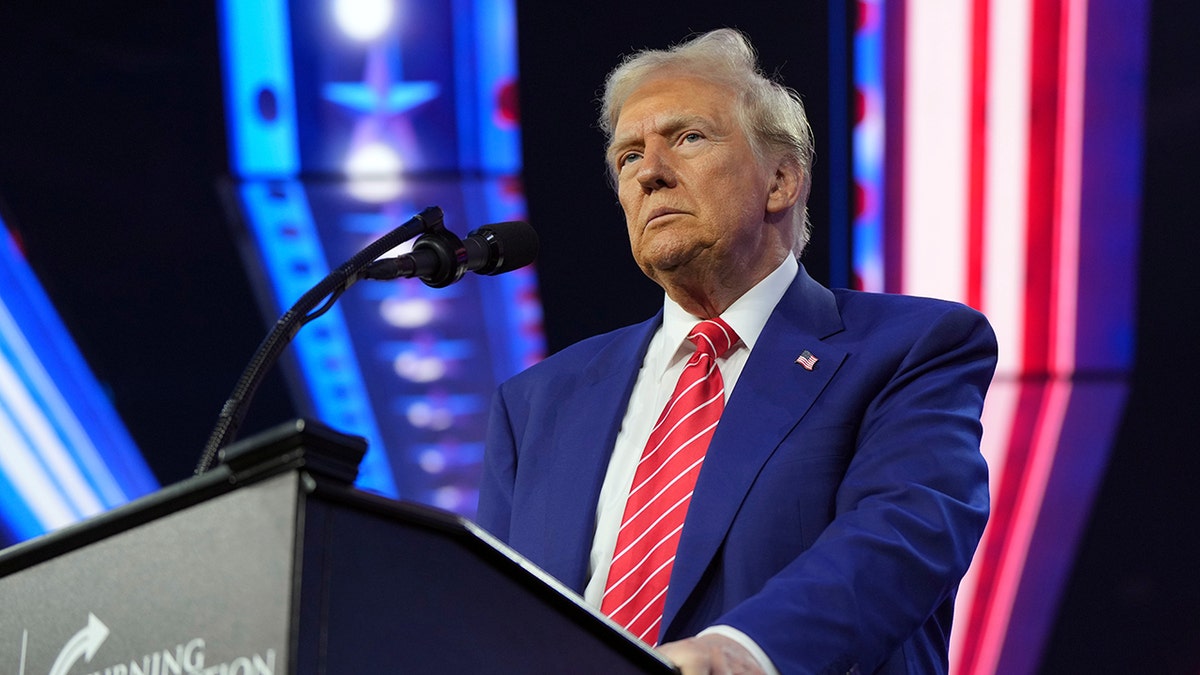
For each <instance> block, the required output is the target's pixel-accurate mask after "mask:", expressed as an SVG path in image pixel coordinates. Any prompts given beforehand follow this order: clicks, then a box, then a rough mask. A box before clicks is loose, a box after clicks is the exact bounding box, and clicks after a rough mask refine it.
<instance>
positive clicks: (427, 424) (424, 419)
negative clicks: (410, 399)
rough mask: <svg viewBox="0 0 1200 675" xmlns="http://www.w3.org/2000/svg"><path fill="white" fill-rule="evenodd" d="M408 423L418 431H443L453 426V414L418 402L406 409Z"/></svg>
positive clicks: (447, 410)
mask: <svg viewBox="0 0 1200 675" xmlns="http://www.w3.org/2000/svg"><path fill="white" fill-rule="evenodd" d="M407 416H408V423H409V424H411V425H413V426H414V427H417V428H418V429H432V430H433V431H445V430H447V429H449V428H450V427H451V426H452V425H453V424H454V414H453V413H452V412H450V410H449V409H448V408H442V407H434V406H433V405H431V404H429V403H427V402H425V401H420V402H417V403H414V404H412V405H411V406H409V407H408V414H407Z"/></svg>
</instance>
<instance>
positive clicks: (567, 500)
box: [544, 311, 662, 593]
mask: <svg viewBox="0 0 1200 675" xmlns="http://www.w3.org/2000/svg"><path fill="white" fill-rule="evenodd" d="M661 323H662V312H661V311H660V312H659V313H658V314H657V315H656V316H655V317H654V318H652V319H650V320H649V321H646V322H644V323H642V324H638V325H636V326H633V327H631V328H630V329H629V330H625V331H621V332H619V333H617V334H616V335H615V336H614V338H613V340H612V341H611V342H610V343H609V344H608V345H606V346H605V347H603V348H602V349H601V350H600V351H599V352H597V354H596V356H595V358H593V359H592V361H591V362H590V363H589V364H588V366H587V367H586V368H585V369H584V370H583V371H582V373H581V377H580V379H579V381H578V382H577V383H576V384H575V386H567V387H564V388H563V390H562V392H561V398H560V400H559V401H558V402H557V406H556V407H558V408H559V414H558V415H557V419H558V420H561V424H559V425H558V426H557V427H556V428H555V430H554V433H553V440H552V447H553V448H554V450H553V451H554V453H555V457H554V461H553V462H552V464H551V465H550V469H549V473H548V474H547V475H546V476H545V483H544V485H545V486H547V490H548V494H547V497H546V501H545V508H546V513H545V518H546V522H547V524H548V525H549V526H548V527H546V528H545V530H546V532H545V537H546V538H545V540H544V546H545V548H544V550H545V553H546V562H545V564H544V567H545V568H546V571H547V572H550V573H551V574H552V575H554V576H555V577H557V578H558V579H559V580H560V581H562V582H563V583H565V584H567V585H568V586H569V587H571V588H573V589H575V590H576V591H578V592H580V593H582V592H583V587H584V585H585V583H586V580H587V568H588V555H589V553H590V551H591V548H592V537H593V535H594V532H595V525H596V503H597V502H598V500H599V498H600V486H601V485H602V483H603V481H604V476H605V473H606V472H607V470H608V462H609V458H610V457H611V455H612V449H613V445H614V444H615V443H616V438H617V432H618V431H619V430H620V427H621V420H622V419H623V418H624V415H625V408H626V406H627V405H628V401H629V396H630V393H631V391H632V389H633V384H634V382H635V381H636V380H637V374H638V370H639V369H640V368H641V365H642V359H643V357H644V355H645V352H646V348H647V345H648V344H649V341H650V338H651V337H652V336H653V335H654V331H655V330H657V329H658V326H659V324H661Z"/></svg>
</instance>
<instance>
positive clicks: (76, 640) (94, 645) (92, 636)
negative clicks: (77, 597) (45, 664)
mask: <svg viewBox="0 0 1200 675" xmlns="http://www.w3.org/2000/svg"><path fill="white" fill-rule="evenodd" d="M107 638H108V626H105V625H104V622H103V621H101V620H100V619H97V618H96V615H95V614H92V613H91V612H88V622H87V625H86V626H84V627H83V629H82V630H80V631H79V632H78V633H76V634H75V635H73V636H71V639H70V640H67V644H66V646H64V647H63V648H62V651H61V652H59V653H58V658H57V659H55V660H54V665H53V666H52V667H51V668H50V675H67V673H68V672H70V670H71V666H73V665H75V662H76V661H78V660H79V657H81V656H82V657H83V660H84V661H88V662H90V661H91V660H92V657H93V656H95V655H96V650H97V649H99V648H100V645H102V644H104V641H105V640H106V639H107Z"/></svg>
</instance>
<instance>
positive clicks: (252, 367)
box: [196, 206, 538, 475]
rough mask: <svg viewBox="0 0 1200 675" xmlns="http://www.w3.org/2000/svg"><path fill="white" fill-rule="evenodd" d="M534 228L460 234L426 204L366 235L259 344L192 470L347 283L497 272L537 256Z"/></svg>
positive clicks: (437, 281)
mask: <svg viewBox="0 0 1200 675" xmlns="http://www.w3.org/2000/svg"><path fill="white" fill-rule="evenodd" d="M418 236H419V237H420V238H419V239H418V240H417V242H416V243H415V244H414V245H413V251H412V253H409V254H406V255H402V256H397V257H395V258H386V259H383V260H380V259H379V256H381V255H383V254H384V253H386V252H387V251H390V250H392V249H394V248H396V247H397V246H399V245H400V244H402V243H404V242H406V241H408V240H410V239H412V238H414V237H418ZM537 248H538V246H537V234H536V233H535V232H534V231H533V228H531V227H530V226H529V224H528V223H523V222H509V223H497V224H495V225H485V226H483V227H481V228H479V229H477V230H475V231H474V232H472V233H471V234H470V235H468V236H467V240H466V241H465V242H464V241H462V240H461V239H459V238H458V237H457V236H455V235H454V233H452V232H450V231H448V230H447V229H446V228H445V227H444V226H443V224H442V210H441V209H440V208H438V207H436V206H431V207H429V208H426V209H425V210H423V211H421V213H419V214H417V215H416V216H413V217H412V218H411V219H409V220H408V222H406V223H404V224H403V225H401V226H400V227H397V228H396V229H394V230H392V231H391V232H388V233H387V234H385V235H383V236H382V237H380V238H379V239H377V240H375V241H373V242H371V243H370V244H368V245H367V247H366V248H364V249H363V250H361V251H359V252H358V253H357V254H355V255H354V257H352V258H351V259H350V260H348V261H346V262H345V263H344V264H342V266H341V267H338V268H337V269H335V270H334V271H333V272H331V273H330V274H329V275H328V276H326V277H325V278H324V279H322V280H321V281H320V282H319V283H318V284H317V285H316V286H314V287H313V288H312V289H310V290H309V291H308V292H307V293H305V294H304V295H303V296H301V298H300V299H299V300H298V301H296V304H295V305H293V306H292V308H291V309H289V310H288V311H287V312H285V313H284V314H283V316H281V317H279V320H278V321H276V322H275V326H274V328H273V329H272V330H271V332H270V334H268V335H267V337H266V338H264V339H263V341H262V342H261V343H260V344H259V346H258V350H257V351H255V353H254V356H253V358H251V359H250V363H249V364H247V366H246V369H245V370H244V371H242V375H241V377H240V378H239V380H238V383H237V386H236V387H234V390H233V393H232V394H231V395H230V396H229V399H228V400H227V401H225V405H224V406H223V407H222V408H221V414H220V415H219V417H218V418H217V424H216V425H215V427H214V428H213V430H212V433H211V434H210V436H209V438H208V443H207V444H205V446H204V451H203V453H202V454H201V456H200V461H199V462H198V463H197V465H196V474H197V475H199V474H202V473H204V472H205V471H208V470H209V469H210V468H212V466H213V464H214V462H215V461H216V459H217V455H218V453H219V452H220V451H221V449H222V448H224V447H225V446H226V445H228V444H229V443H232V442H233V440H234V439H235V438H236V437H237V430H238V427H239V426H241V423H242V420H243V419H244V418H245V416H246V411H247V410H248V408H249V404H250V400H251V399H252V398H253V396H254V394H255V392H256V391H257V390H258V387H259V385H260V384H262V381H263V379H264V378H265V377H266V373H267V371H268V369H269V368H270V367H271V366H272V365H273V364H274V363H275V361H277V360H278V358H279V355H280V354H281V353H282V352H283V350H284V348H285V347H287V345H288V344H289V343H290V342H291V339H292V338H293V337H295V335H296V333H297V332H299V330H300V329H301V328H302V327H304V325H305V324H307V323H308V322H310V321H312V320H313V319H316V318H317V317H319V316H321V315H322V314H324V313H325V312H327V311H328V310H329V308H330V307H332V306H333V304H334V303H335V302H336V301H337V299H338V298H339V297H341V295H342V294H343V293H345V292H346V289H348V288H350V286H352V285H353V284H354V283H356V282H358V281H359V280H361V279H396V278H398V277H418V278H420V279H421V281H423V282H425V283H426V284H427V285H429V286H432V287H434V288H441V287H443V286H448V285H450V284H452V283H454V282H456V281H458V280H459V279H461V278H462V276H463V274H464V273H465V272H466V271H467V270H471V271H475V272H478V273H480V274H501V273H503V272H509V271H512V270H515V269H517V268H519V267H524V266H525V265H528V264H529V263H531V262H533V259H534V258H535V257H536V256H537Z"/></svg>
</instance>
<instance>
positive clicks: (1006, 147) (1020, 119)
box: [982, 0, 1033, 374]
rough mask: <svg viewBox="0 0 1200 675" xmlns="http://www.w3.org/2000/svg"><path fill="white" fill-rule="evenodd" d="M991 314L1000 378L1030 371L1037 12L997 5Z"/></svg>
mask: <svg viewBox="0 0 1200 675" xmlns="http://www.w3.org/2000/svg"><path fill="white" fill-rule="evenodd" d="M990 7H991V15H990V17H989V33H988V39H989V48H988V61H989V64H990V65H989V72H988V102H987V119H988V123H987V159H986V168H985V177H984V258H983V265H984V267H983V307H982V310H983V312H984V313H985V314H987V316H988V318H989V319H990V320H991V322H992V327H993V328H995V330H996V338H997V340H998V341H999V343H1000V362H999V364H998V366H997V368H996V371H997V373H1001V374H1016V373H1019V372H1021V370H1022V367H1023V365H1024V361H1023V358H1022V340H1023V337H1022V336H1023V335H1024V330H1025V321H1024V319H1025V314H1024V294H1025V242H1026V237H1025V232H1026V222H1027V216H1028V202H1027V198H1028V185H1029V182H1028V181H1029V173H1028V168H1029V115H1030V110H1029V87H1030V81H1029V68H1030V63H1029V57H1030V48H1031V47H1030V44H1031V40H1032V31H1033V26H1032V17H1031V11H1032V10H1031V5H1030V3H1029V2H1028V1H1027V0H1020V1H1015V2H1014V1H1008V0H1006V1H1003V2H1001V1H994V2H991V3H990Z"/></svg>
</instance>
